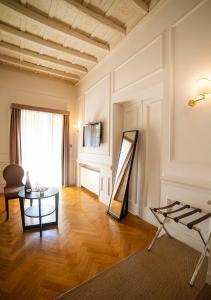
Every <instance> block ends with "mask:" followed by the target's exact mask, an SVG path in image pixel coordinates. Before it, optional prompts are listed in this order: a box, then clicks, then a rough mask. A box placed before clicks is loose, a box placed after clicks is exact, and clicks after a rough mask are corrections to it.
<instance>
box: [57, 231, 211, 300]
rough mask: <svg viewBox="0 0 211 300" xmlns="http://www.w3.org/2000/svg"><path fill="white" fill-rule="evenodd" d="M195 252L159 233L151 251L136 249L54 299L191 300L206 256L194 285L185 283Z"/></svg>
mask: <svg viewBox="0 0 211 300" xmlns="http://www.w3.org/2000/svg"><path fill="white" fill-rule="evenodd" d="M199 255H200V254H199V252H197V251H196V250H194V249H192V248H190V247H188V246H186V245H185V244H183V243H181V242H179V241H177V240H175V239H169V238H168V237H167V236H163V237H161V238H160V239H159V240H158V241H157V242H156V243H155V245H154V247H153V248H152V250H151V252H148V251H147V249H144V250H140V251H138V252H137V253H135V254H133V255H131V256H129V257H128V258H126V259H125V260H123V261H121V262H120V263H118V264H116V265H114V266H113V267H111V268H110V269H108V270H106V271H104V272H102V273H100V274H99V275H97V276H96V277H94V278H92V279H90V280H88V281H86V282H84V283H83V284H81V285H79V286H78V287H76V288H74V289H72V290H70V291H69V292H67V293H66V294H64V295H62V296H60V297H58V298H57V299H60V300H72V299H74V300H79V299H80V300H82V299H83V300H118V299H121V300H126V299H127V300H128V299H129V300H136V299H143V300H190V299H191V300H192V299H195V298H196V297H197V295H198V294H199V292H200V290H201V289H202V287H203V285H204V283H205V276H206V270H207V259H206V260H205V262H204V264H203V267H202V269H201V271H200V273H199V275H198V278H197V280H196V282H195V286H194V287H192V288H191V287H190V286H189V280H190V278H191V276H192V274H193V271H194V269H195V266H196V263H197V260H198V258H199ZM209 299H211V297H210V298H209ZM207 300H208V299H207Z"/></svg>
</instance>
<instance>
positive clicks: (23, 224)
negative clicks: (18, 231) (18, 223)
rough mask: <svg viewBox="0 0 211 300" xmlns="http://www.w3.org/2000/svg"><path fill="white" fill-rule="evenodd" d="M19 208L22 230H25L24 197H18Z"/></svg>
mask: <svg viewBox="0 0 211 300" xmlns="http://www.w3.org/2000/svg"><path fill="white" fill-rule="evenodd" d="M19 204H20V210H21V220H22V227H23V231H24V230H25V217H24V199H23V198H19Z"/></svg>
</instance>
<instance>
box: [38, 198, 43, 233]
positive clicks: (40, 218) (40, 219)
mask: <svg viewBox="0 0 211 300" xmlns="http://www.w3.org/2000/svg"><path fill="white" fill-rule="evenodd" d="M38 201H39V221H40V237H41V238H42V216H41V199H40V198H39V199H38Z"/></svg>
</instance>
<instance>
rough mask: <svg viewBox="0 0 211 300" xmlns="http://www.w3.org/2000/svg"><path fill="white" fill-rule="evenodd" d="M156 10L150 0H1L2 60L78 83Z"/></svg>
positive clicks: (0, 56)
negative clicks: (152, 7) (153, 9)
mask: <svg viewBox="0 0 211 300" xmlns="http://www.w3.org/2000/svg"><path fill="white" fill-rule="evenodd" d="M158 1H159V0H154V1H153V2H154V3H153V5H155V3H157V2H158ZM150 10H151V8H150V2H149V0H145V1H143V0H127V1H126V0H103V1H98V0H86V1H79V0H78V1H77V0H40V1H35V0H21V1H18V0H0V62H2V63H4V64H9V65H13V66H16V67H19V68H22V69H27V70H30V71H34V72H39V73H44V74H48V75H50V76H54V77H57V78H62V79H65V80H69V81H70V82H71V83H72V84H75V83H77V82H78V81H79V80H80V78H82V77H83V76H84V75H85V74H86V73H87V72H88V71H89V70H91V69H92V68H93V67H94V66H95V65H96V64H97V63H98V62H99V61H100V60H101V59H102V58H103V57H104V56H105V55H107V54H108V53H109V51H110V49H112V48H113V47H114V46H115V45H116V44H117V43H118V42H119V41H120V40H121V39H122V38H124V36H125V35H126V34H127V33H128V32H129V31H130V30H131V29H132V28H133V27H134V26H135V25H136V24H137V23H138V22H139V21H140V20H141V19H142V18H143V17H144V15H146V14H147V13H148V12H149V11H150Z"/></svg>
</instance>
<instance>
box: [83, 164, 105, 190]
mask: <svg viewBox="0 0 211 300" xmlns="http://www.w3.org/2000/svg"><path fill="white" fill-rule="evenodd" d="M80 183H81V186H82V187H85V188H86V189H87V190H89V191H91V192H92V193H94V194H96V195H98V196H99V194H100V173H99V171H96V170H92V169H89V168H86V167H82V166H81V167H80Z"/></svg>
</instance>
